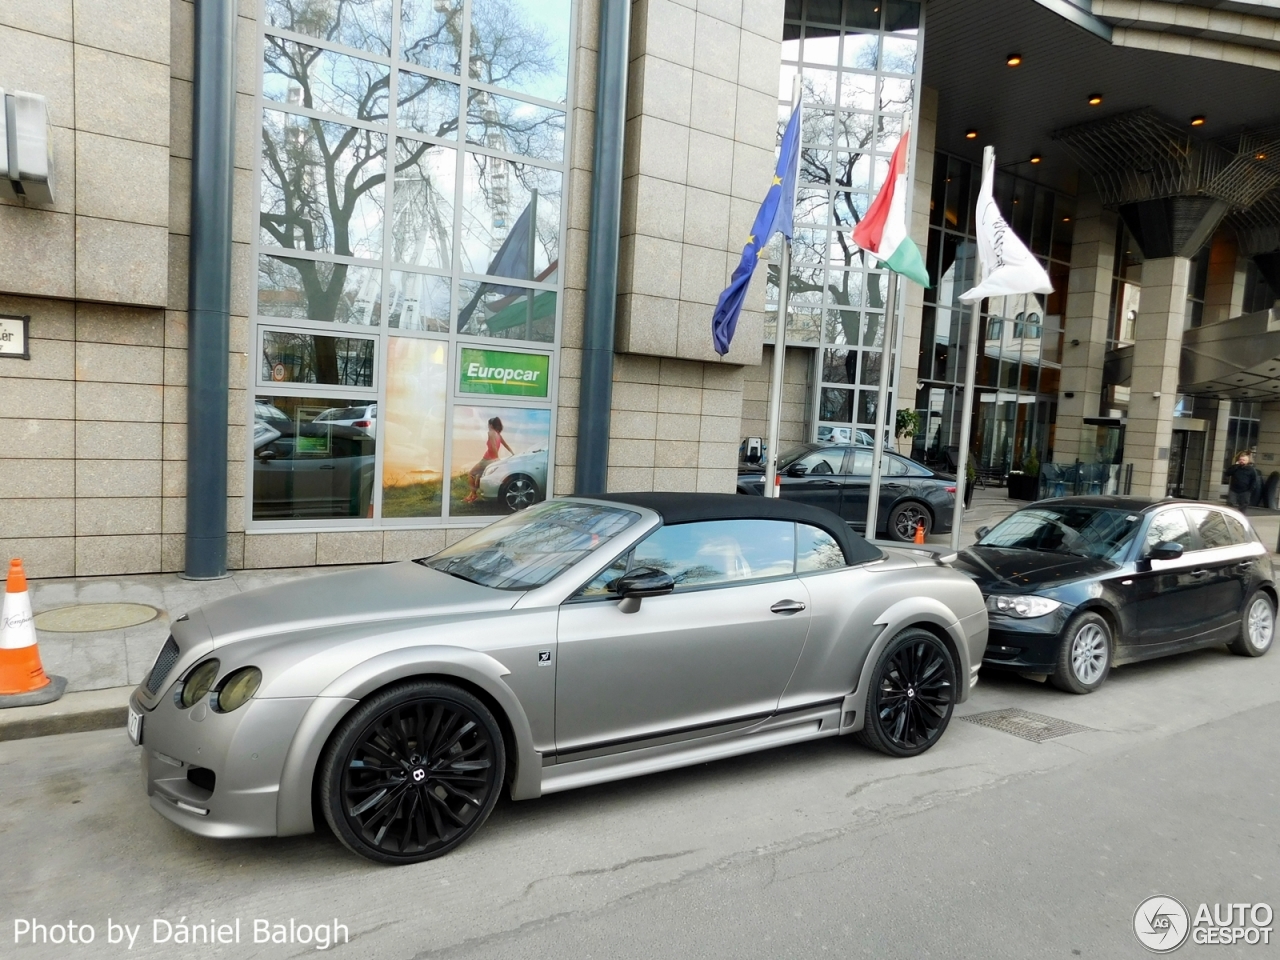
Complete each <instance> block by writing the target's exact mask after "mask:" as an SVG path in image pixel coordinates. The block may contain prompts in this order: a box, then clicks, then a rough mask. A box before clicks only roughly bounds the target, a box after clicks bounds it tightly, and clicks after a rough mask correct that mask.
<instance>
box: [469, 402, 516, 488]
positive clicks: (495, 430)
mask: <svg viewBox="0 0 1280 960" xmlns="http://www.w3.org/2000/svg"><path fill="white" fill-rule="evenodd" d="M502 447H506V448H507V453H509V454H511V455H512V456H515V451H514V450H512V449H511V444H509V443H507V441H506V439H505V438H504V437H503V436H502V419H501V418H500V417H490V418H489V437H488V439H487V440H486V441H485V445H484V458H483V459H482V460H481V461H480V462H479V463H477V464H476V465H475V466H474V467H472V468H471V473H470V474H469V475H468V479H469V480H470V482H471V492H470V493H469V494H467V496H466V498H465V499H464V500H463V501H462V502H463V503H475V502H476V501H477V500H479V499H480V478H481V477H482V476H484V472H485V470H486V469H488V467H489V464H491V463H493V461H495V460H497V459H498V454H499V453H501V452H502V451H501V448H502Z"/></svg>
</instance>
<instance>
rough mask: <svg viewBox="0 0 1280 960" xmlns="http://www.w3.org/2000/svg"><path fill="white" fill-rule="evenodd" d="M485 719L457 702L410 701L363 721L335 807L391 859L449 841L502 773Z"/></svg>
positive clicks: (456, 836) (484, 806) (427, 850)
mask: <svg viewBox="0 0 1280 960" xmlns="http://www.w3.org/2000/svg"><path fill="white" fill-rule="evenodd" d="M494 759H495V749H494V744H493V742H492V741H491V740H490V738H489V735H488V734H487V733H486V731H485V727H484V724H482V723H481V722H480V721H479V718H477V717H476V716H474V715H473V714H472V713H471V711H470V710H468V709H467V708H466V707H465V706H463V705H462V704H460V703H453V702H450V701H447V700H417V701H413V702H410V703H406V704H403V705H401V706H397V707H394V708H392V709H391V710H388V711H387V712H385V713H383V714H382V715H381V716H379V717H378V718H376V719H375V720H374V721H373V722H372V723H370V724H369V725H368V726H367V727H366V728H365V729H364V731H363V732H362V733H361V735H360V737H359V738H358V739H357V740H356V742H355V744H354V745H353V746H352V747H351V749H350V750H349V751H348V753H347V757H346V760H345V765H344V768H343V772H342V785H341V789H342V810H343V813H344V814H345V816H346V820H347V823H348V824H349V826H350V828H351V830H352V831H353V832H354V833H355V834H356V835H357V836H358V837H359V838H360V839H361V840H362V841H363V842H364V843H366V844H368V845H369V846H371V847H373V848H375V849H377V850H378V851H380V852H381V853H384V854H387V855H389V856H392V857H415V858H417V857H422V856H423V855H430V854H431V853H432V851H435V850H438V849H440V848H443V847H447V846H450V845H451V844H452V843H453V842H454V841H456V840H458V839H459V838H460V836H461V835H462V834H464V833H466V832H467V831H468V828H469V827H471V826H472V824H473V822H474V821H475V819H476V817H477V816H479V815H481V812H482V811H487V809H488V800H489V798H490V796H491V795H492V794H493V792H494V791H495V790H497V789H498V785H499V779H498V778H499V776H500V775H501V771H500V770H498V769H497V767H496V764H495V763H494Z"/></svg>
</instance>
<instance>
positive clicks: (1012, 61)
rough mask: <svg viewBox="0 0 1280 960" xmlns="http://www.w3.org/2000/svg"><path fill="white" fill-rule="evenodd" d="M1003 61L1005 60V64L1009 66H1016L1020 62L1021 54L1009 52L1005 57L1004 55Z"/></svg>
mask: <svg viewBox="0 0 1280 960" xmlns="http://www.w3.org/2000/svg"><path fill="white" fill-rule="evenodd" d="M1004 62H1005V63H1006V64H1008V65H1009V66H1011V67H1016V66H1018V65H1019V64H1020V63H1022V54H1020V53H1011V54H1009V55H1008V56H1007V57H1005V58H1004Z"/></svg>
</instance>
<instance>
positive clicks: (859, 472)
mask: <svg viewBox="0 0 1280 960" xmlns="http://www.w3.org/2000/svg"><path fill="white" fill-rule="evenodd" d="M852 459H853V466H852V468H851V469H850V470H849V472H850V473H851V474H853V475H854V476H855V477H869V476H871V451H870V450H867V449H865V448H863V449H858V450H854V451H853V457H852Z"/></svg>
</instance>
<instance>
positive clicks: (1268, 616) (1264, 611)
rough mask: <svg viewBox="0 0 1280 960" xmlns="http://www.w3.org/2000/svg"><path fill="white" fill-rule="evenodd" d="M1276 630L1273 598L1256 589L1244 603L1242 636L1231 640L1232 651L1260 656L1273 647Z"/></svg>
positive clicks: (1243, 655) (1241, 623) (1241, 624)
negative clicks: (1272, 642)
mask: <svg viewBox="0 0 1280 960" xmlns="http://www.w3.org/2000/svg"><path fill="white" fill-rule="evenodd" d="M1275 632H1276V608H1275V607H1274V606H1273V605H1272V603H1271V598H1270V597H1269V596H1267V595H1266V594H1265V593H1263V592H1262V591H1261V590H1255V591H1254V592H1253V595H1252V596H1251V597H1249V602H1248V603H1246V604H1245V605H1244V616H1243V617H1242V618H1241V621H1240V636H1239V637H1238V638H1237V639H1235V640H1234V641H1232V642H1231V644H1230V648H1231V652H1232V653H1236V654H1239V655H1240V656H1242V657H1260V656H1262V655H1263V654H1264V653H1266V652H1267V651H1268V650H1270V649H1271V640H1272V638H1273V637H1274V636H1275Z"/></svg>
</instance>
